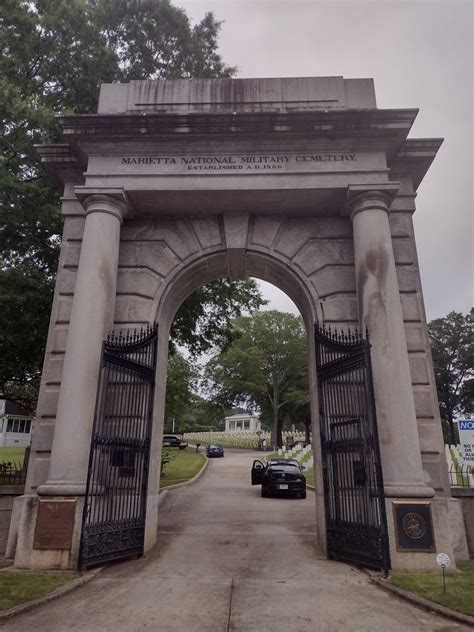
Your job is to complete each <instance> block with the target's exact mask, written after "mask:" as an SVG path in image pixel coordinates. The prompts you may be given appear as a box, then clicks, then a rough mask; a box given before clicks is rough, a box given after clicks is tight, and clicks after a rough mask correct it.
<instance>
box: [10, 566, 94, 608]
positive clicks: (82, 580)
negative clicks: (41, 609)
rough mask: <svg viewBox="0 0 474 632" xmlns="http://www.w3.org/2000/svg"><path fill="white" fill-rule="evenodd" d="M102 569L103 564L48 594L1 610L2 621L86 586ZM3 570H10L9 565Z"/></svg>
mask: <svg viewBox="0 0 474 632" xmlns="http://www.w3.org/2000/svg"><path fill="white" fill-rule="evenodd" d="M102 569H103V566H100V567H99V568H96V569H94V570H93V571H87V572H86V573H84V575H81V577H78V578H77V579H73V580H72V581H71V582H69V583H68V584H65V585H64V586H61V587H60V588H57V589H56V590H53V591H52V592H50V593H46V595H42V596H41V597H37V598H36V599H32V600H31V601H26V602H25V603H20V604H18V606H13V608H9V609H8V610H4V611H3V612H0V621H2V620H5V619H10V618H11V617H14V616H16V615H19V614H23V613H24V612H28V611H29V610H33V609H34V608H36V607H38V606H42V605H43V604H45V603H48V602H49V601H53V599H57V598H58V597H62V596H63V595H66V594H67V593H69V592H72V591H73V590H75V589H76V588H79V587H80V586H84V584H87V583H89V582H90V581H91V580H93V579H94V578H95V577H97V575H98V574H99V573H100V572H101V571H102ZM3 570H5V571H8V567H7V568H6V569H3ZM18 572H21V571H18ZM38 572H41V571H38Z"/></svg>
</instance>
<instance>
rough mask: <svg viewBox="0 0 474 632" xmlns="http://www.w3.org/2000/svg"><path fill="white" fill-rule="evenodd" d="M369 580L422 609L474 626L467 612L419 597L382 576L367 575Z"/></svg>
mask: <svg viewBox="0 0 474 632" xmlns="http://www.w3.org/2000/svg"><path fill="white" fill-rule="evenodd" d="M369 578H370V581H371V582H372V583H373V584H375V585H376V586H379V587H380V588H382V590H385V591H387V592H389V593H392V594H393V595H396V596H397V597H400V598H401V599H405V600H406V601H410V602H411V603H413V604H415V605H416V606H419V607H420V608H423V609H424V610H428V611H430V612H434V613H436V614H439V615H441V616H443V617H446V618H447V619H451V620H452V621H457V622H458V623H467V624H469V625H470V626H473V627H474V617H471V616H470V615H468V614H462V612H456V610H451V608H447V607H446V606H442V605H440V604H438V603H435V602H434V601H430V600H429V599H425V597H420V596H419V595H416V594H415V593H412V592H410V591H409V590H405V589H404V588H399V587H398V586H395V585H394V584H392V583H390V582H389V581H388V580H386V579H383V578H382V577H373V576H371V575H369Z"/></svg>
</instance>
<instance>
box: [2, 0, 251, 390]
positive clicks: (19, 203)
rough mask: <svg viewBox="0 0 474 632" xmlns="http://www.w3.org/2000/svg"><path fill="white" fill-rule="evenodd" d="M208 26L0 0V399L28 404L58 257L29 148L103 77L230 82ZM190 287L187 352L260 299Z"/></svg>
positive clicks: (55, 132) (51, 217) (212, 22)
mask: <svg viewBox="0 0 474 632" xmlns="http://www.w3.org/2000/svg"><path fill="white" fill-rule="evenodd" d="M219 29H220V23H219V22H218V21H217V20H216V19H215V17H214V16H213V14H212V13H207V14H206V15H205V16H204V18H203V20H202V21H201V22H199V23H197V24H195V25H194V26H192V25H191V24H190V22H189V19H188V18H187V16H186V13H185V12H184V11H183V10H182V9H179V8H177V7H174V6H173V5H172V4H171V2H170V1H169V0H3V1H2V2H1V3H0V115H1V122H2V132H3V133H2V134H1V136H0V253H1V254H0V295H1V297H2V310H3V311H2V313H1V315H0V330H1V337H0V358H1V361H0V396H1V394H3V395H8V396H10V397H15V396H16V397H27V398H31V397H33V398H34V392H35V388H31V387H32V385H34V384H37V382H38V378H39V374H40V370H41V358H42V355H43V352H44V345H45V342H46V333H47V328H48V318H49V314H48V312H49V308H48V305H50V303H51V299H52V292H53V286H54V275H55V272H56V268H57V261H58V252H59V246H60V235H61V220H60V215H59V192H58V191H57V190H56V188H55V186H54V185H53V183H52V182H51V181H50V178H49V176H48V175H47V174H46V173H45V172H44V171H43V170H42V168H41V166H40V164H39V160H38V156H37V154H36V151H35V147H34V146H35V144H43V143H48V142H58V141H59V140H60V131H59V128H58V126H57V124H56V121H55V115H56V114H58V113H63V114H64V113H77V114H87V113H91V112H95V111H96V107H97V100H98V95H99V89H100V84H101V83H103V82H114V81H129V80H131V79H146V78H160V79H176V78H179V77H200V78H212V77H229V76H231V75H232V74H234V72H235V68H233V67H230V66H228V65H226V64H225V63H224V61H223V60H222V58H221V56H220V55H219V53H218V52H217V38H218V34H219ZM13 281H15V282H13ZM226 285H227V289H226ZM231 290H232V298H231V299H230V302H229V293H230V292H231ZM199 292H200V294H198V296H197V297H190V299H189V300H188V301H187V302H186V303H185V304H184V305H183V307H182V308H181V310H180V313H179V314H178V319H177V324H176V326H175V327H174V329H173V333H174V335H175V336H176V340H177V341H178V342H179V344H187V345H190V346H191V348H192V350H193V351H195V352H199V351H200V350H205V349H207V348H209V345H210V344H211V338H212V337H213V336H214V335H216V336H217V337H218V341H217V344H224V343H225V342H226V341H227V338H228V336H227V334H226V333H225V331H224V330H225V323H226V320H227V321H228V319H229V318H231V317H233V316H235V315H236V314H239V313H240V310H241V309H247V308H249V309H253V308H254V307H255V305H256V304H257V303H258V302H259V298H258V297H259V295H258V291H257V289H256V286H255V285H252V283H248V282H242V283H240V282H238V283H236V282H229V283H226V282H225V281H224V282H220V283H219V282H218V283H214V284H213V285H211V286H210V287H207V288H203V289H201V290H200V291H199ZM5 301H8V304H9V307H7V308H6V310H5V309H3V306H4V305H6V302H5ZM211 305H217V308H216V318H215V320H213V318H212V315H211V312H212V308H211ZM196 306H197V307H196ZM189 309H192V310H193V312H192V313H191V314H190V313H186V311H187V310H189ZM21 331H22V332H23V336H21V335H18V332H21ZM199 332H202V333H203V340H202V341H200V340H199ZM20 360H21V361H20ZM21 385H23V386H21ZM26 386H28V388H26ZM24 387H25V388H26V391H25V388H24ZM18 389H19V391H18ZM15 393H16V395H15Z"/></svg>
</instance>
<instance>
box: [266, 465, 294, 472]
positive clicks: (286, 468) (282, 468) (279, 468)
mask: <svg viewBox="0 0 474 632" xmlns="http://www.w3.org/2000/svg"><path fill="white" fill-rule="evenodd" d="M268 469H269V470H270V471H271V472H293V473H294V472H299V471H300V468H299V467H298V466H297V465H295V464H294V463H274V464H272V465H270V467H269V468H268Z"/></svg>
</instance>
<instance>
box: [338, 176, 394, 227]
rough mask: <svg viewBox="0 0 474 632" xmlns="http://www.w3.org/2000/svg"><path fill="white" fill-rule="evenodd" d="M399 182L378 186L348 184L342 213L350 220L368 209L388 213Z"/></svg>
mask: <svg viewBox="0 0 474 632" xmlns="http://www.w3.org/2000/svg"><path fill="white" fill-rule="evenodd" d="M399 187H400V183H399V182H385V183H382V182H381V183H379V184H350V185H349V186H348V187H347V192H346V205H345V208H344V210H343V212H342V214H343V215H345V216H349V217H350V218H351V220H352V219H353V218H354V215H356V214H357V213H360V212H361V211H367V210H369V209H374V208H376V209H380V210H383V211H386V212H387V213H389V212H390V205H391V203H392V201H393V199H394V197H395V196H396V194H397V193H398V189H399Z"/></svg>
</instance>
